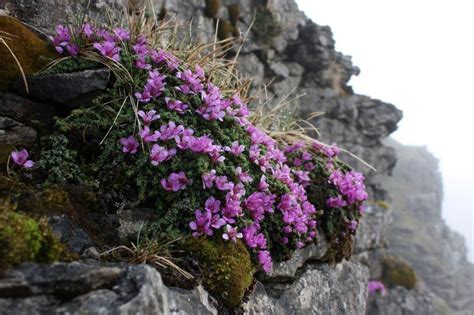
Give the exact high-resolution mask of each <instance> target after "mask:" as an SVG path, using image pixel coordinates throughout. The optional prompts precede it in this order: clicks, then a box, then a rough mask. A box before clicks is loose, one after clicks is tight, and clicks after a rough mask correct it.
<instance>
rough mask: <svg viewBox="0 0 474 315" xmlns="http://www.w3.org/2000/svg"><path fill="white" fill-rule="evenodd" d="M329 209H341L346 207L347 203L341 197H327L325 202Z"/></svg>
mask: <svg viewBox="0 0 474 315" xmlns="http://www.w3.org/2000/svg"><path fill="white" fill-rule="evenodd" d="M326 204H327V206H328V207H329V208H342V207H345V206H347V202H346V201H345V200H344V199H342V197H341V196H337V197H329V198H328V200H327V201H326Z"/></svg>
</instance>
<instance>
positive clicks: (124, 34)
mask: <svg viewBox="0 0 474 315" xmlns="http://www.w3.org/2000/svg"><path fill="white" fill-rule="evenodd" d="M114 34H115V37H116V38H117V40H119V41H126V40H129V39H130V32H128V31H127V30H124V29H123V28H116V29H114Z"/></svg>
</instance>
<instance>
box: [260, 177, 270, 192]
mask: <svg viewBox="0 0 474 315" xmlns="http://www.w3.org/2000/svg"><path fill="white" fill-rule="evenodd" d="M258 190H260V191H267V190H268V184H267V178H266V176H265V175H262V177H260V182H259V183H258Z"/></svg>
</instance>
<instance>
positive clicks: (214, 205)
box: [205, 196, 221, 213]
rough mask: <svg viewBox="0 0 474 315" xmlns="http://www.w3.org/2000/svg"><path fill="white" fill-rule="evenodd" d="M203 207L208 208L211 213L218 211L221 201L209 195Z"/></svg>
mask: <svg viewBox="0 0 474 315" xmlns="http://www.w3.org/2000/svg"><path fill="white" fill-rule="evenodd" d="M205 209H206V210H210V211H211V212H212V213H218V212H219V211H220V209H221V202H220V201H219V200H217V199H216V198H214V197H213V196H211V197H209V198H207V200H206V206H205Z"/></svg>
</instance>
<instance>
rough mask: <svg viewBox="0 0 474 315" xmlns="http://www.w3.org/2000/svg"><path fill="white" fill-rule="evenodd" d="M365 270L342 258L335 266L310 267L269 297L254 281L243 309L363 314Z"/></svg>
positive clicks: (270, 312)
mask: <svg viewBox="0 0 474 315" xmlns="http://www.w3.org/2000/svg"><path fill="white" fill-rule="evenodd" d="M367 281H368V270H367V268H366V267H364V266H363V265H361V264H359V263H355V262H348V261H345V262H343V263H341V264H338V265H336V266H335V267H334V268H333V267H330V266H328V265H322V266H319V267H315V266H309V267H308V269H307V270H306V271H304V272H303V273H302V274H301V275H300V277H299V278H298V280H296V281H295V282H294V283H292V284H290V285H288V286H287V287H285V289H284V290H281V295H280V296H270V295H268V294H267V288H266V287H264V286H263V285H262V284H261V283H257V285H256V288H255V290H254V292H253V293H252V294H251V295H250V297H249V300H248V302H246V303H245V304H244V310H245V312H246V313H248V314H282V315H283V314H302V315H303V314H335V315H336V314H337V315H339V314H364V313H365V309H366V298H367Z"/></svg>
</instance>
